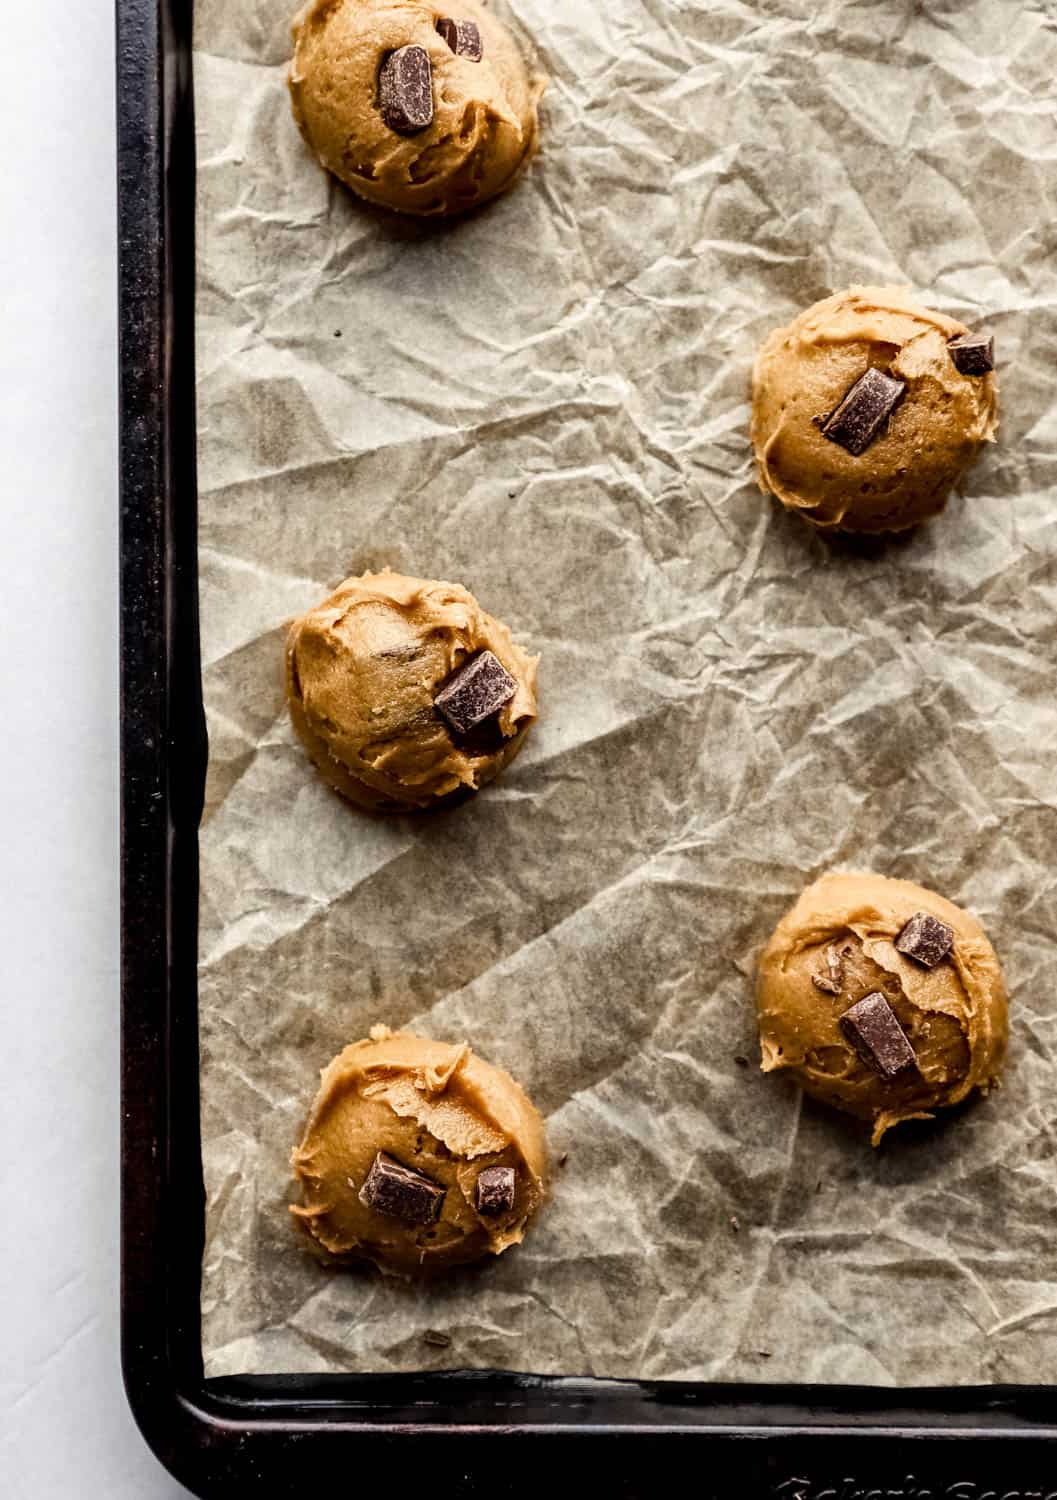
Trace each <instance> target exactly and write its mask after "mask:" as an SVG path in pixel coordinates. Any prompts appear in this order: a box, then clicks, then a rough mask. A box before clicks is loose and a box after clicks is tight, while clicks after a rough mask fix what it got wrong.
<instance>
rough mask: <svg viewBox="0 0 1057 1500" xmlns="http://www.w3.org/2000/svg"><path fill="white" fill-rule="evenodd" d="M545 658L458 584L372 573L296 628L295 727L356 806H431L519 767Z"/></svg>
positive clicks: (292, 642) (291, 649) (292, 643)
mask: <svg viewBox="0 0 1057 1500" xmlns="http://www.w3.org/2000/svg"><path fill="white" fill-rule="evenodd" d="M538 660H539V658H538V657H536V656H527V655H526V654H525V652H524V651H522V649H521V647H520V646H517V645H515V643H514V642H513V641H512V640H511V638H510V632H509V630H507V628H506V626H505V625H501V624H500V623H499V621H498V620H493V619H492V616H491V615H488V614H485V612H484V610H483V609H482V608H481V606H480V605H479V604H478V602H477V600H476V599H475V598H474V597H473V595H472V594H471V593H468V592H467V590H466V589H464V588H462V587H460V585H459V584H457V583H437V582H432V581H430V580H428V579H425V578H406V577H404V575H403V574H401V573H393V572H391V571H390V570H389V569H386V570H385V571H384V572H382V573H364V574H363V575H362V576H361V577H359V578H347V579H346V580H345V582H344V583H343V584H341V585H340V586H339V587H338V588H337V589H335V591H334V593H333V594H331V595H330V597H329V598H328V599H324V601H323V603H322V604H319V605H317V606H316V608H315V609H310V610H309V611H308V613H307V614H305V615H302V616H301V618H300V619H298V620H295V621H294V623H293V625H292V626H291V627H290V633H289V636H288V638H287V645H286V695H287V701H288V704H289V707H290V717H291V719H292V721H293V725H294V728H295V729H296V730H297V733H298V734H299V735H300V737H301V741H302V743H303V744H304V747H305V749H306V750H307V751H308V754H309V756H310V757H311V759H312V760H313V762H314V763H315V765H316V767H317V768H318V770H319V772H320V774H321V775H322V776H323V778H324V780H325V781H327V782H328V783H329V784H330V785H331V786H332V787H334V788H335V790H336V791H339V792H341V793H342V795H343V796H345V797H347V798H348V799H349V801H350V802H354V803H356V805H357V806H358V807H362V808H366V809H368V810H369V811H371V812H408V811H411V810H413V809H416V808H424V807H431V806H434V805H436V804H437V803H438V802H441V801H443V799H444V798H446V797H449V796H451V795H452V794H453V793H455V792H459V791H476V789H477V788H478V787H481V786H484V784H485V783H486V782H488V781H491V780H492V778H493V777H494V776H497V775H498V774H499V772H500V771H501V770H502V769H503V767H504V766H505V765H507V764H508V762H510V761H511V760H513V758H514V756H515V755H516V754H517V752H518V751H519V750H520V749H521V746H522V744H523V742H524V739H525V735H526V734H527V733H528V730H529V728H530V726H531V725H532V723H533V722H534V720H535V718H536V664H537V662H538Z"/></svg>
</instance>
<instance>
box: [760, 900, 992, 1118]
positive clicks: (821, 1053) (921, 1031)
mask: <svg viewBox="0 0 1057 1500" xmlns="http://www.w3.org/2000/svg"><path fill="white" fill-rule="evenodd" d="M756 1002H757V1010H758V1016H759V1023H760V1045H761V1048H762V1052H763V1062H762V1067H763V1070H764V1072H765V1073H769V1072H774V1071H776V1070H778V1069H785V1070H787V1071H788V1072H789V1073H791V1074H792V1076H793V1077H794V1078H795V1079H796V1081H797V1082H798V1083H799V1084H800V1085H801V1087H802V1088H804V1089H805V1090H806V1091H807V1093H809V1094H811V1095H812V1096H813V1097H814V1098H816V1099H821V1100H822V1102H823V1103H824V1104H832V1105H833V1106H834V1107H835V1108H837V1109H843V1110H846V1111H847V1112H848V1113H849V1114H852V1115H855V1116H856V1117H857V1118H858V1119H860V1120H867V1121H869V1122H870V1124H871V1125H872V1126H873V1143H874V1145H875V1146H876V1145H877V1144H878V1143H879V1142H880V1140H881V1137H882V1136H883V1135H884V1133H885V1131H886V1130H889V1129H890V1128H891V1127H892V1126H893V1125H898V1123H899V1122H900V1120H922V1119H929V1118H930V1117H931V1115H932V1113H933V1112H934V1111H935V1110H937V1109H942V1108H944V1107H945V1106H947V1105H951V1104H957V1103H959V1101H960V1100H962V1099H964V1098H965V1097H966V1096H967V1095H968V1094H970V1093H971V1092H972V1090H973V1089H983V1090H987V1089H988V1088H990V1087H991V1085H992V1084H994V1083H995V1082H996V1081H997V1078H998V1074H999V1071H1000V1069H1001V1066H1002V1060H1003V1057H1004V1055H1005V1050H1006V1037H1007V1031H1008V1024H1007V1014H1006V1007H1007V1001H1006V987H1005V982H1004V981H1003V978H1002V970H1001V969H1000V968H999V965H998V959H997V958H996V957H995V952H994V949H993V948H992V947H991V944H990V943H989V942H988V940H987V938H986V936H985V935H984V932H983V929H982V928H981V926H980V924H979V923H978V922H977V921H976V919H975V918H974V917H971V916H970V915H969V914H968V912H964V911H962V910H961V908H960V907H957V906H954V905H953V904H952V903H951V902H950V901H945V900H944V898H943V897H942V896H937V895H936V894H935V892H933V891H929V890H926V889H925V887H924V886H920V885H914V884H913V883H912V882H910V881H909V880H890V879H888V878H887V877H886V876H884V875H870V874H857V875H840V874H836V875H824V876H823V877H822V879H821V880H817V881H816V882H815V884H814V885H812V886H809V887H808V889H807V890H806V891H804V893H803V895H802V896H801V897H800V899H799V901H798V902H797V903H796V905H795V906H794V907H793V908H792V910H791V911H789V912H787V913H786V914H785V916H784V917H783V918H782V920H781V921H780V922H779V924H778V926H777V927H776V928H775V930H774V933H773V935H772V937H771V940H770V942H769V943H768V944H767V947H766V949H765V950H764V953H763V957H762V958H761V959H760V967H759V974H758V979H757V989H756Z"/></svg>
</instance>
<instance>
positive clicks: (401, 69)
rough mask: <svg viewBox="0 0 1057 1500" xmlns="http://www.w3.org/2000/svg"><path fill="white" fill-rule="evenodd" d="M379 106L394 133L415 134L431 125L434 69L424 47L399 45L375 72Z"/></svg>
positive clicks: (383, 117)
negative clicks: (376, 74)
mask: <svg viewBox="0 0 1057 1500" xmlns="http://www.w3.org/2000/svg"><path fill="white" fill-rule="evenodd" d="M378 107H379V109H380V110H381V111H382V119H383V120H384V121H385V123H386V124H387V125H388V126H389V129H390V130H392V131H395V132H396V134H397V135H417V134H418V132H419V131H420V130H425V129H426V128H427V127H428V126H429V125H432V124H433V69H432V68H431V66H430V61H429V53H428V52H427V51H426V49H425V47H414V46H412V47H398V48H397V49H396V51H395V52H390V54H389V56H388V57H387V58H386V60H385V62H384V63H383V64H382V70H381V72H380V73H379V74H378Z"/></svg>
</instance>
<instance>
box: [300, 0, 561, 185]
mask: <svg viewBox="0 0 1057 1500" xmlns="http://www.w3.org/2000/svg"><path fill="white" fill-rule="evenodd" d="M292 29H293V39H294V57H293V62H292V64H291V67H290V97H291V101H292V103H293V110H294V118H295V119H296V120H297V123H298V126H299V127H300V130H301V134H302V135H303V136H304V138H305V140H306V141H307V143H308V144H309V146H311V148H312V150H313V151H314V152H315V153H316V155H317V156H318V157H319V160H320V162H321V164H322V165H323V166H324V167H326V169H327V170H328V171H329V172H333V173H334V175H335V177H339V178H340V179H341V181H342V182H344V183H345V184H346V186H348V187H350V188H351V189H352V190H353V192H355V193H359V195H360V196H361V197H362V198H368V199H369V200H370V201H371V202H372V203H381V204H383V205H385V207H387V208H395V209H399V210H400V211H401V212H402V213H409V214H455V213H462V212H464V211H465V210H466V209H469V208H474V207H475V206H476V205H477V204H479V203H484V202H485V200H486V199H488V198H492V197H494V196H495V195H496V193H501V192H502V191H503V189H504V188H507V187H509V186H510V184H511V183H512V182H513V180H514V178H515V177H516V176H517V175H518V173H519V172H520V170H521V168H522V167H523V166H524V164H525V162H526V161H527V160H528V158H529V156H530V155H531V154H532V151H533V149H534V147H535V145H536V138H537V134H538V128H539V126H538V117H537V112H536V106H537V103H538V101H539V97H540V94H541V93H542V92H543V88H544V80H543V79H542V78H539V77H536V76H534V75H533V74H531V73H530V72H529V70H528V68H527V67H526V65H525V61H524V58H523V57H522V55H521V52H520V51H519V49H518V46H517V43H516V42H515V41H514V38H513V37H512V36H511V34H510V32H509V31H508V30H507V28H506V27H505V26H504V25H503V24H502V23H501V22H500V21H497V20H496V19H495V17H494V16H492V15H491V14H490V13H489V12H488V11H487V10H485V8H484V6H483V5H481V4H479V3H478V0H458V3H455V0H452V8H451V9H450V10H449V9H447V8H445V6H444V5H431V4H428V3H415V0H308V4H306V5H305V6H304V7H303V8H302V9H301V10H300V11H299V12H298V14H297V15H296V17H295V18H294V22H293V28H292Z"/></svg>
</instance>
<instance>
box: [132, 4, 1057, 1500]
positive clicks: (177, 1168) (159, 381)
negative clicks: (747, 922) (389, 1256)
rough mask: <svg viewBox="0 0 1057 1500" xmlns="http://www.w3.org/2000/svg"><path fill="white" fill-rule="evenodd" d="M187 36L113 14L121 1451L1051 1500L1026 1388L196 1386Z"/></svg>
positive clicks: (545, 1479)
mask: <svg viewBox="0 0 1057 1500" xmlns="http://www.w3.org/2000/svg"><path fill="white" fill-rule="evenodd" d="M232 3H239V0H232ZM191 26H192V3H191V0H119V4H118V132H119V188H120V207H119V212H120V296H121V576H122V604H121V622H122V645H121V665H122V689H121V692H122V700H121V712H122V746H123V761H122V787H123V810H122V878H123V909H122V939H123V961H122V997H123V998H122V1006H123V1033H122V1035H123V1041H122V1047H123V1064H122V1088H123V1099H122V1123H123V1132H122V1167H123V1209H122V1251H123V1262H122V1313H123V1366H124V1373H125V1382H126V1388H127V1391H128V1396H129V1401H130V1403H131V1406H132V1409H133V1412H134V1414H135V1416H136V1419H137V1421H138V1422H139V1424H140V1427H141V1428H142V1430H143V1432H144V1434H145V1436H146V1438H147V1440H148V1442H149V1443H150V1444H151V1446H152V1447H153V1449H154V1451H155V1452H156V1453H157V1455H158V1456H159V1458H160V1459H161V1460H162V1461H163V1462H164V1463H165V1464H166V1465H167V1466H168V1467H169V1468H170V1470H171V1471H172V1472H173V1473H174V1474H175V1475H177V1476H178V1477H179V1478H180V1479H181V1480H182V1481H183V1482H184V1483H185V1484H186V1485H188V1486H189V1487H190V1488H191V1489H192V1490H193V1491H194V1492H195V1493H196V1494H198V1495H202V1496H207V1495H224V1496H227V1497H232V1496H235V1495H240V1494H242V1493H244V1492H248V1488H249V1486H250V1485H252V1487H253V1491H252V1492H253V1494H254V1495H257V1496H271V1495H285V1494H292V1493H293V1492H294V1490H295V1488H296V1489H301V1488H302V1486H303V1485H305V1484H306V1483H316V1482H318V1480H319V1479H320V1478H321V1477H322V1478H323V1479H324V1481H327V1480H330V1479H340V1480H343V1481H344V1482H345V1483H349V1482H355V1483H357V1484H360V1485H362V1484H364V1483H371V1482H377V1483H384V1484H388V1485H393V1486H395V1485H400V1486H401V1487H403V1486H404V1485H406V1483H407V1482H408V1481H409V1480H411V1481H413V1482H414V1481H417V1480H419V1479H421V1480H425V1481H430V1480H431V1479H432V1478H435V1479H436V1480H437V1481H438V1482H441V1483H443V1487H444V1489H445V1491H446V1492H447V1493H455V1494H468V1495H469V1494H478V1493H480V1494H484V1493H485V1492H486V1491H487V1492H488V1493H489V1494H495V1495H512V1494H519V1493H523V1492H526V1493H527V1492H528V1491H529V1490H530V1489H534V1488H538V1487H540V1486H546V1487H547V1488H548V1489H549V1490H550V1491H551V1492H554V1491H555V1490H557V1491H558V1492H561V1493H564V1492H567V1491H568V1492H572V1490H573V1489H574V1488H575V1489H577V1490H579V1489H581V1488H582V1486H583V1484H584V1483H585V1475H589V1476H590V1481H591V1483H592V1486H593V1487H594V1486H597V1487H598V1488H600V1489H604V1491H606V1492H608V1493H609V1494H612V1495H635V1496H638V1495H644V1494H646V1493H647V1492H648V1491H649V1490H651V1489H653V1488H654V1487H656V1486H658V1485H660V1484H665V1483H672V1484H676V1485H678V1486H679V1487H680V1488H682V1487H683V1486H684V1485H686V1486H689V1487H690V1488H691V1489H692V1491H693V1492H694V1493H695V1494H697V1495H700V1496H701V1497H703V1500H708V1497H721V1496H722V1497H757V1496H759V1497H763V1496H771V1495H773V1496H776V1497H777V1496H786V1497H789V1500H796V1497H799V1500H944V1497H946V1500H1029V1497H1030V1500H1057V1402H1055V1399H1054V1392H1053V1391H1052V1390H1051V1389H1050V1388H1049V1387H983V1388H980V1387H973V1388H959V1389H956V1390H945V1389H937V1388H929V1389H924V1390H903V1391H892V1390H881V1389H876V1390H875V1389H869V1388H861V1387H818V1386H765V1385H746V1386H736V1385H681V1384H670V1383H654V1384H646V1383H636V1382H620V1381H592V1380H579V1379H568V1380H563V1379H553V1378H546V1379H545V1378H535V1377H532V1376H523V1375H518V1376H515V1375H510V1374H505V1373H503V1372H501V1371H495V1372H487V1373H481V1372H473V1373H469V1372H468V1373H464V1374H460V1373H455V1374H435V1375H420V1376H413V1377H407V1376H370V1375H360V1376H348V1377H345V1376H303V1375H299V1376H270V1377H241V1378H233V1379H224V1380H206V1379H205V1378H204V1376H203V1370H202V1358H201V1348H200V1343H199V1281H200V1261H201V1251H202V1242H203V1221H204V1192H203V1185H202V1167H201V1152H200V1139H199V1123H198V1120H199V1117H198V1104H199V1101H198V1037H197V995H196V977H195V944H196V926H197V907H198V869H197V825H198V819H199V814H200V810H201V802H202V793H203V786H204V778H205V763H206V740H205V727H204V718H203V713H202V697H201V680H200V673H199V662H198V623H197V602H196V589H197V585H196V574H197V558H196V525H195V434H194V421H195V408H194V242H193V241H194V213H193V207H194V119H193V101H192V89H191ZM530 1440H532V1441H531V1442H530ZM396 1445H398V1446H396ZM352 1464H355V1465H356V1468H355V1470H352V1469H350V1467H349V1466H350V1465H352ZM588 1464H589V1465H590V1466H591V1467H590V1469H585V1467H584V1466H585V1465H588ZM676 1466H678V1467H676Z"/></svg>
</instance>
